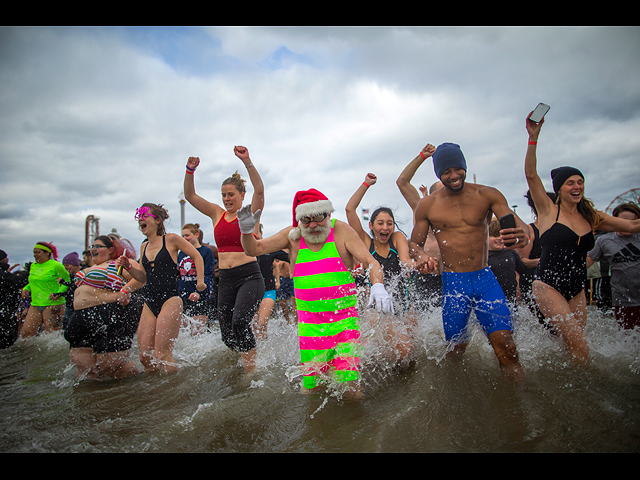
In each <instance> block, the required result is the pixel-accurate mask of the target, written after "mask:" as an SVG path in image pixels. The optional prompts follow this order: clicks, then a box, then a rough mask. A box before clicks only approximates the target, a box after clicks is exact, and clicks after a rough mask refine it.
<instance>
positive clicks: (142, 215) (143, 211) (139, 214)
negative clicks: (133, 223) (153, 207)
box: [133, 207, 156, 220]
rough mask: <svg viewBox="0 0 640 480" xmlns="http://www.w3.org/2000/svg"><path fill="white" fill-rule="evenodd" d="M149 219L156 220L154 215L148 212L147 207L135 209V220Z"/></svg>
mask: <svg viewBox="0 0 640 480" xmlns="http://www.w3.org/2000/svg"><path fill="white" fill-rule="evenodd" d="M149 217H153V218H156V216H155V215H153V214H152V213H150V212H149V207H140V208H136V213H135V215H134V216H133V218H135V219H136V220H146V219H147V218H149Z"/></svg>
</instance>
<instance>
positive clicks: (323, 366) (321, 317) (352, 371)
mask: <svg viewBox="0 0 640 480" xmlns="http://www.w3.org/2000/svg"><path fill="white" fill-rule="evenodd" d="M333 211H334V208H333V205H332V203H331V202H330V201H329V199H327V197H326V196H324V195H323V194H322V193H321V192H319V191H318V190H315V189H310V190H305V191H300V192H297V193H296V195H295V198H294V201H293V226H290V227H286V228H284V229H283V230H280V232H278V233H276V234H275V235H273V236H271V237H267V238H263V239H257V238H256V237H255V236H254V235H253V229H254V227H255V225H256V223H257V222H258V220H259V213H260V212H259V211H257V212H256V213H255V214H253V213H251V206H250V205H247V206H246V207H243V208H242V209H240V210H239V211H238V221H239V224H240V231H241V232H242V247H243V248H244V251H245V253H246V254H247V255H252V256H258V255H263V254H266V253H269V252H275V251H278V250H284V249H289V259H290V261H291V267H292V268H293V283H294V289H295V297H296V308H297V310H298V331H299V336H300V355H301V361H302V365H303V367H304V380H303V387H304V388H306V389H313V388H316V387H317V386H319V385H320V384H321V383H322V380H321V378H320V374H323V373H325V372H326V371H328V370H332V371H333V373H334V376H335V380H336V381H338V382H342V383H347V384H349V387H348V389H349V390H350V392H349V393H350V394H355V395H356V396H357V397H359V396H360V395H361V392H360V390H359V386H358V383H357V380H359V379H360V366H359V349H360V347H359V338H360V330H359V318H358V311H357V309H356V303H357V295H356V294H357V292H356V285H355V281H354V279H353V277H352V275H351V272H350V271H351V270H352V269H353V268H354V266H355V265H356V264H357V263H358V262H360V263H362V264H363V265H365V266H368V267H369V279H370V281H371V285H372V287H371V296H370V298H369V306H372V305H373V304H376V305H377V308H378V311H381V312H383V313H388V312H393V303H392V300H391V296H390V295H389V294H388V293H387V291H386V290H385V288H384V285H383V272H382V267H381V266H380V264H379V263H378V262H377V261H376V260H375V259H374V258H373V256H372V255H371V253H369V250H368V249H367V248H366V247H365V245H364V243H362V240H360V237H358V234H357V233H356V232H355V230H354V229H353V228H352V227H351V226H349V224H348V223H345V222H342V221H340V220H336V219H332V218H331V213H332V212H333Z"/></svg>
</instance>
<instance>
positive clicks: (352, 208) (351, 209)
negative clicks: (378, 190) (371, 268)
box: [345, 173, 378, 245]
mask: <svg viewBox="0 0 640 480" xmlns="http://www.w3.org/2000/svg"><path fill="white" fill-rule="evenodd" d="M377 180H378V179H377V177H376V176H375V175H374V174H373V173H367V176H366V177H364V182H362V184H361V185H360V186H359V187H358V189H357V190H356V191H355V193H354V194H353V195H352V196H351V198H350V199H349V201H348V202H347V206H346V207H345V211H346V213H347V221H348V222H349V225H351V228H353V229H354V230H355V231H356V233H357V234H358V237H360V240H362V241H363V242H365V245H368V244H367V243H366V242H367V238H369V239H370V238H371V237H369V234H368V233H367V232H365V231H364V229H363V228H362V223H361V222H360V217H359V216H358V206H359V205H360V202H361V201H362V198H363V197H364V194H365V193H367V190H368V189H369V187H370V186H371V185H375V183H376V181H377Z"/></svg>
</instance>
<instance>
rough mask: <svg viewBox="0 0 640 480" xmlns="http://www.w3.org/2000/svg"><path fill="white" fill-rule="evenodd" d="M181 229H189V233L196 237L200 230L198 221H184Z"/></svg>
mask: <svg viewBox="0 0 640 480" xmlns="http://www.w3.org/2000/svg"><path fill="white" fill-rule="evenodd" d="M182 230H189V231H190V232H191V233H193V234H194V235H195V236H196V238H197V237H198V234H199V232H200V224H199V223H185V224H184V225H183V226H182Z"/></svg>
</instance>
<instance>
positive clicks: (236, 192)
mask: <svg viewBox="0 0 640 480" xmlns="http://www.w3.org/2000/svg"><path fill="white" fill-rule="evenodd" d="M543 124H544V119H542V120H541V121H540V122H534V121H532V120H531V119H530V118H529V117H527V119H526V130H527V132H528V136H529V140H528V145H527V151H526V156H525V162H524V170H525V178H526V181H527V183H528V186H529V191H528V192H527V193H526V195H525V196H526V198H527V200H528V203H529V205H530V207H531V209H532V212H533V215H534V218H535V221H534V222H533V223H531V224H526V223H525V222H523V221H522V220H521V219H520V218H519V217H518V216H517V215H516V214H515V212H514V211H512V210H511V208H509V206H508V203H507V201H506V199H505V197H504V196H503V194H502V193H501V192H500V191H498V190H497V189H495V188H493V187H490V186H485V185H478V184H475V183H468V182H466V173H467V163H466V158H465V156H464V154H463V153H462V149H461V148H460V146H459V145H457V144H455V143H443V144H441V145H439V146H438V147H437V148H436V147H435V146H434V145H431V144H427V145H426V146H425V147H424V148H423V149H422V150H421V151H420V152H419V153H418V155H417V156H416V157H415V158H414V159H413V160H412V161H411V162H409V164H407V166H406V167H405V168H404V169H403V171H402V172H401V173H400V175H399V177H398V179H397V181H396V184H397V186H398V188H399V189H400V192H401V193H402V195H403V196H404V198H405V199H406V201H407V203H408V204H409V206H410V207H411V209H412V210H413V212H414V215H413V230H412V232H411V234H410V235H406V234H405V233H404V232H402V231H401V230H400V229H399V228H398V227H397V225H396V223H395V219H394V213H393V210H392V209H390V208H387V207H380V208H378V209H376V210H375V211H374V212H373V214H372V215H371V218H370V220H369V225H368V226H369V232H367V231H365V229H364V228H363V226H362V223H361V220H360V217H359V215H358V213H357V212H358V210H359V205H360V203H361V202H362V200H363V198H364V196H365V195H366V194H367V192H368V191H369V190H370V189H371V188H373V187H374V186H375V184H376V182H377V177H376V175H375V174H373V173H367V174H366V175H365V177H364V181H363V183H362V184H361V185H359V186H358V188H357V189H356V190H355V192H354V193H353V195H352V197H351V198H350V199H349V201H348V203H347V205H346V206H345V213H346V217H347V221H346V222H343V221H340V220H337V219H335V218H332V213H333V212H334V211H335V209H334V206H333V203H332V202H331V200H330V199H329V198H327V197H326V196H325V195H324V194H323V193H322V192H320V191H319V190H317V189H314V188H311V189H309V190H300V191H298V192H297V193H296V194H295V196H294V200H293V206H292V221H291V222H288V223H289V224H288V225H286V226H285V227H284V228H283V229H282V230H280V231H279V232H278V233H276V234H275V235H272V236H270V237H263V234H262V225H261V224H260V216H261V213H262V211H263V209H264V208H265V186H264V184H263V181H262V179H261V177H260V175H259V173H258V170H257V168H256V166H255V165H254V164H253V162H252V160H251V158H250V156H249V151H248V150H247V148H246V147H243V146H236V147H235V148H234V153H235V155H236V156H237V157H238V159H240V161H242V163H243V165H244V167H245V168H246V171H247V174H248V177H249V181H250V182H251V185H252V187H253V195H252V197H251V202H250V203H248V204H246V205H244V203H245V195H246V192H247V190H246V186H245V183H246V182H245V180H244V179H243V178H242V176H241V175H240V174H239V173H238V172H235V173H234V174H233V175H231V176H230V177H229V178H227V179H226V180H225V181H224V182H223V183H222V186H221V193H222V196H221V202H217V203H216V202H212V201H210V200H207V199H205V198H203V197H201V196H199V195H198V194H196V189H195V177H196V176H197V175H196V170H197V168H198V166H199V165H200V159H199V158H198V157H189V158H188V160H187V164H186V172H185V177H184V195H185V198H186V200H187V201H188V202H189V203H190V204H191V205H192V206H193V207H195V208H196V209H197V210H198V211H200V212H201V213H202V214H204V215H206V216H208V217H209V218H210V219H211V221H212V224H213V226H214V238H215V246H213V245H208V244H205V243H204V242H203V236H202V230H201V229H200V226H199V225H198V224H186V225H184V226H183V227H182V234H181V235H177V234H172V233H167V232H166V231H165V227H164V222H165V221H166V219H167V218H168V216H169V214H168V212H167V210H166V209H165V208H164V207H163V206H162V205H157V204H153V203H144V204H143V205H142V206H141V207H140V208H138V209H137V211H136V213H135V219H136V221H137V222H138V227H139V230H140V231H141V233H142V234H143V235H144V236H145V237H146V238H145V241H144V242H143V243H142V245H141V246H140V247H139V248H138V249H136V248H135V247H134V246H133V245H132V244H131V243H130V242H128V241H126V240H124V239H122V238H119V237H118V236H117V235H103V236H99V237H97V238H96V239H95V240H94V241H93V243H92V245H91V248H90V250H89V251H88V252H86V253H88V256H89V258H88V259H86V258H85V261H84V262H83V261H80V259H79V257H78V255H77V254H76V253H70V254H68V255H67V256H65V257H64V258H63V260H62V262H59V261H58V253H57V250H56V248H55V246H54V245H53V244H51V243H47V242H37V243H36V244H35V246H34V249H33V255H34V260H35V261H34V262H33V263H31V264H30V266H29V269H28V272H23V271H21V272H17V273H13V272H12V270H13V269H14V267H15V266H12V267H9V262H8V258H7V255H6V253H4V252H2V251H0V266H1V268H0V273H1V274H2V278H1V286H2V294H1V295H2V307H1V309H2V310H1V313H2V336H1V337H2V338H1V341H2V345H1V346H2V347H7V346H10V345H12V344H13V343H15V341H16V339H17V338H18V336H21V337H23V338H28V337H32V336H35V335H37V334H38V333H39V332H42V331H45V332H53V331H56V330H62V331H63V332H64V338H65V339H66V340H67V341H68V342H69V346H70V359H71V362H72V363H73V364H74V365H75V367H76V371H77V375H78V377H79V378H82V379H85V378H87V379H101V378H124V377H128V376H131V375H135V374H137V373H139V369H138V366H137V363H136V362H134V361H133V359H132V358H131V355H130V350H131V348H132V345H133V341H134V339H135V338H136V336H137V346H138V352H139V361H140V363H141V364H142V366H143V368H144V371H145V372H153V371H160V372H164V373H170V372H174V371H175V370H176V369H177V364H176V361H175V359H174V358H173V347H174V344H175V341H176V339H177V337H178V335H179V333H180V330H181V328H183V327H185V326H186V327H189V328H190V329H191V334H193V335H198V334H201V333H203V332H205V331H206V330H207V326H208V325H210V324H211V322H213V321H215V322H217V323H218V325H219V330H220V334H221V339H222V341H223V343H224V344H225V345H226V346H227V347H228V348H229V349H230V350H232V351H234V352H237V353H238V354H239V356H240V358H241V359H242V364H243V366H244V369H245V372H246V373H247V374H252V373H253V372H254V371H255V369H256V354H257V348H258V346H259V344H260V343H261V342H262V341H264V340H265V339H266V338H267V332H268V321H269V318H270V317H271V316H272V312H273V308H274V307H275V306H276V305H278V304H279V305H281V306H282V311H283V314H285V315H286V317H287V319H288V320H290V319H291V318H293V321H294V322H296V323H297V325H298V335H299V348H300V362H301V370H302V372H303V381H302V386H303V387H304V389H305V391H306V390H313V389H315V388H317V387H319V386H321V385H323V384H325V383H326V382H327V380H331V381H334V382H338V383H342V384H344V385H345V386H346V388H347V391H348V392H349V393H350V394H352V395H354V396H356V397H358V396H360V395H361V394H362V392H361V391H360V382H359V379H360V378H361V365H360V359H361V357H362V348H363V345H362V342H361V336H360V329H361V317H363V316H364V315H369V312H373V315H374V316H376V315H377V317H376V318H378V320H377V321H378V322H379V323H378V325H379V326H380V327H381V328H382V331H383V332H384V339H385V341H386V342H388V343H389V344H391V345H393V346H394V351H395V352H396V353H397V361H398V362H403V361H405V360H406V359H410V358H411V354H412V352H413V348H414V345H413V340H414V337H413V333H414V332H415V329H416V327H417V326H418V322H419V319H420V316H421V313H422V312H424V310H425V309H429V308H431V307H432V306H433V305H438V306H439V307H441V310H442V325H443V329H444V336H445V339H446V341H447V342H448V344H449V345H450V348H449V356H451V357H459V356H461V355H463V353H464V351H465V348H466V346H467V344H468V342H469V332H470V329H469V320H470V318H471V317H470V313H471V312H472V311H474V312H475V317H476V318H477V321H478V323H479V325H480V326H481V327H482V330H483V331H484V333H485V334H486V336H487V339H488V341H489V343H490V345H491V346H492V348H493V350H494V352H495V355H496V358H497V360H498V363H499V365H500V368H501V370H502V372H503V373H504V374H505V376H507V377H508V378H510V379H514V380H515V381H518V382H519V381H522V380H523V379H524V372H523V369H522V366H521V364H520V361H519V357H518V349H517V345H516V343H515V341H514V338H513V314H514V310H515V309H516V308H519V307H518V306H519V305H524V306H526V307H525V308H528V309H530V310H531V312H532V313H533V314H534V315H535V317H536V318H537V319H538V321H539V322H540V323H543V324H544V325H545V326H546V327H547V328H548V329H549V330H550V331H551V332H552V333H553V334H554V335H557V336H558V337H559V338H560V339H561V341H562V342H563V343H564V345H565V346H566V349H567V353H568V355H569V357H570V358H571V359H572V360H573V361H574V362H576V363H578V364H585V363H587V362H588V361H589V348H588V345H587V342H586V340H585V335H584V329H585V322H586V311H587V310H586V307H587V300H586V296H585V284H586V279H587V276H586V272H587V267H588V266H590V265H591V264H593V263H594V262H599V261H601V260H605V259H606V260H608V262H609V264H610V265H611V286H612V292H613V295H612V301H613V306H614V309H615V316H616V318H617V319H618V321H619V323H620V325H621V327H623V328H635V327H640V275H639V273H640V272H639V267H640V208H638V206H637V205H635V204H623V205H619V206H618V207H617V208H616V209H615V210H614V212H613V215H611V216H610V215H607V214H605V213H603V212H600V211H597V210H596V209H595V208H594V206H593V203H592V202H591V201H590V200H589V199H588V198H586V197H585V195H584V188H585V184H584V176H583V174H582V173H581V172H580V170H578V169H577V168H575V167H566V166H563V167H558V168H555V169H554V170H552V171H551V178H552V183H553V190H554V191H553V192H547V191H546V190H545V188H544V186H543V183H542V181H541V179H540V177H539V175H538V171H537V158H536V151H537V150H536V149H537V143H538V141H539V136H540V132H541V129H542V125H543ZM428 159H431V161H432V162H433V167H434V171H435V174H436V176H437V178H438V179H439V181H438V182H436V183H435V184H434V185H432V186H431V188H429V189H427V188H426V187H424V186H421V187H420V189H419V190H420V192H419V191H418V189H416V188H415V187H414V186H413V185H412V184H411V181H412V179H413V177H414V176H415V174H416V173H417V171H418V169H419V167H420V166H421V165H422V164H423V162H425V161H427V160H428ZM507 217H512V218H513V220H514V223H513V224H511V225H501V219H504V218H507ZM603 232H609V233H606V234H604V235H602V236H600V237H599V238H597V240H596V235H600V234H602V233H603ZM138 252H139V254H138ZM363 295H364V297H365V298H366V297H367V296H368V300H365V302H362V301H360V300H361V299H362V298H363ZM290 310H295V315H290V314H289V311H290ZM187 319H188V321H189V324H188V325H187V324H186V323H185V322H186V321H187Z"/></svg>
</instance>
